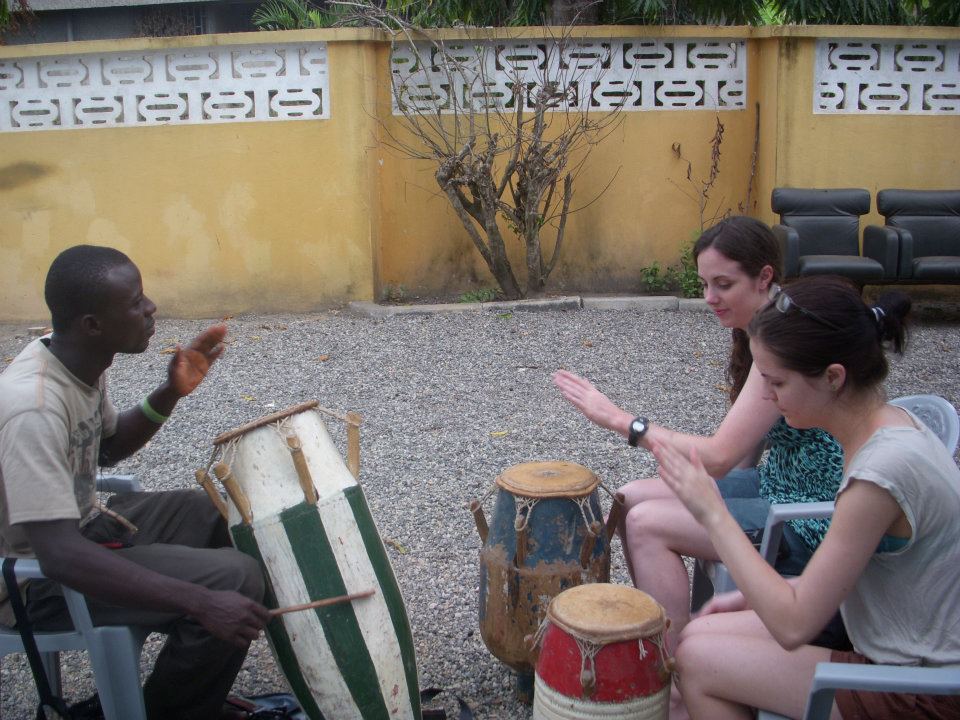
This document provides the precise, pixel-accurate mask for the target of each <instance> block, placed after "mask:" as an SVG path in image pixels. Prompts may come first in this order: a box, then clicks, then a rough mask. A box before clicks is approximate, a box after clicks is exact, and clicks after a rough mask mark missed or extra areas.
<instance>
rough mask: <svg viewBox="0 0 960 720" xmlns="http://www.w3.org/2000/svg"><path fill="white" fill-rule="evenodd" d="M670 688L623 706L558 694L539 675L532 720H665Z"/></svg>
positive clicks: (535, 684) (622, 704)
mask: <svg viewBox="0 0 960 720" xmlns="http://www.w3.org/2000/svg"><path fill="white" fill-rule="evenodd" d="M669 712H670V685H667V686H666V687H664V688H663V689H662V690H660V691H659V692H657V693H655V694H653V695H648V696H646V697H641V698H636V699H635V700H630V701H628V702H622V703H592V702H590V701H589V700H580V699H579V698H571V697H567V696H566V695H561V694H560V693H558V692H557V691H556V690H554V689H553V688H551V687H550V686H549V685H547V684H546V683H545V682H543V680H541V679H540V676H539V675H537V676H536V679H535V680H534V690H533V720H594V719H596V720H601V719H602V720H667V716H668V714H669Z"/></svg>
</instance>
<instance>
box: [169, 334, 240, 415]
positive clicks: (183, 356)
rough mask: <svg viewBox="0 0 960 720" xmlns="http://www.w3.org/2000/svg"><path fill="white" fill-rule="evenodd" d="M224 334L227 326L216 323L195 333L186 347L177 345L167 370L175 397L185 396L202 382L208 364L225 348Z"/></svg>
mask: <svg viewBox="0 0 960 720" xmlns="http://www.w3.org/2000/svg"><path fill="white" fill-rule="evenodd" d="M226 336H227V326H226V325H225V324H224V323H217V324H216V325H211V326H210V327H208V328H207V329H206V330H204V331H203V332H201V333H200V334H199V335H197V336H196V337H195V338H194V339H193V340H191V341H190V344H189V345H187V346H186V347H181V346H179V345H178V346H177V352H176V354H175V355H174V356H173V359H172V360H171V361H170V367H169V369H168V370H167V375H168V377H169V379H170V387H171V388H173V390H174V392H175V393H176V394H177V397H186V396H187V395H189V394H190V393H192V392H193V391H194V390H196V389H197V386H198V385H200V383H201V382H203V379H204V378H205V377H206V376H207V373H208V372H209V371H210V366H211V365H213V363H214V362H215V361H216V360H217V358H219V357H220V356H221V355H223V351H224V350H225V349H226V348H225V346H224V344H223V340H224V338H225V337H226Z"/></svg>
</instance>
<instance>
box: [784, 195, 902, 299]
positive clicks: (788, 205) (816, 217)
mask: <svg viewBox="0 0 960 720" xmlns="http://www.w3.org/2000/svg"><path fill="white" fill-rule="evenodd" d="M770 204H771V206H772V207H773V211H774V212H775V213H777V214H778V215H780V224H779V225H774V226H773V233H774V235H775V236H776V237H777V240H778V241H779V242H780V250H781V253H782V255H783V277H784V278H793V277H802V276H806V275H842V276H844V277H847V278H849V279H850V280H853V281H854V282H856V283H857V284H858V285H860V286H861V287H862V286H863V285H866V284H867V283H880V282H889V281H893V280H895V279H896V276H897V252H898V245H899V241H898V239H897V236H896V234H895V233H885V232H884V233H871V236H870V237H869V238H867V237H866V236H865V237H864V242H863V255H861V254H860V216H861V215H863V214H864V213H866V212H868V211H869V210H870V193H869V192H867V191H866V190H863V189H859V188H845V189H839V190H812V189H806V188H775V189H774V191H773V195H772V197H771V199H770Z"/></svg>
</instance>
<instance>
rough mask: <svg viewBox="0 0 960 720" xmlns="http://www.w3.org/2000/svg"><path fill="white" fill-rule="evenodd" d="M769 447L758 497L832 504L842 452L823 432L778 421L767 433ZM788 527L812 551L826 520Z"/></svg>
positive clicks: (797, 522)
mask: <svg viewBox="0 0 960 720" xmlns="http://www.w3.org/2000/svg"><path fill="white" fill-rule="evenodd" d="M767 445H768V447H769V448H770V451H769V453H767V457H766V460H765V461H764V462H762V463H761V464H760V466H759V468H758V470H759V472H760V497H762V498H763V499H765V500H768V501H769V502H770V503H796V502H824V501H832V500H833V499H834V498H835V497H836V495H837V490H838V489H839V487H840V480H841V478H842V477H843V450H842V449H841V448H840V445H838V444H837V441H836V440H834V439H833V436H832V435H830V434H829V433H828V432H826V431H825V430H820V429H819V428H812V429H808V430H798V429H797V428H792V427H790V426H789V425H787V423H786V421H785V420H784V419H783V418H780V419H779V420H778V421H777V423H776V425H774V426H773V427H772V428H770V432H768V433H767ZM789 524H790V527H791V528H793V530H794V531H795V532H796V533H797V534H798V535H799V536H800V538H801V539H802V540H803V542H804V543H805V544H806V545H807V547H809V548H810V550H811V551H813V550H815V549H816V548H817V546H818V545H819V544H820V542H821V541H822V540H823V536H824V534H825V533H826V532H827V528H828V527H829V525H830V521H829V520H828V519H810V518H803V519H800V520H791V521H790V523H789Z"/></svg>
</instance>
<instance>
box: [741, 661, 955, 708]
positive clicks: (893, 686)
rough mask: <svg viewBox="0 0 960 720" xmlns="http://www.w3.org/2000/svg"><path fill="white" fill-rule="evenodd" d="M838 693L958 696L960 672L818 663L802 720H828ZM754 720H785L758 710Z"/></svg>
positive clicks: (891, 666) (896, 666)
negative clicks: (873, 692) (861, 692)
mask: <svg viewBox="0 0 960 720" xmlns="http://www.w3.org/2000/svg"><path fill="white" fill-rule="evenodd" d="M841 689H847V690H867V691H870V690H873V691H878V692H896V693H918V694H924V695H960V669H958V668H932V667H905V666H903V665H854V664H852V663H832V662H822V663H817V669H816V671H815V672H814V675H813V682H812V683H811V684H810V694H809V695H808V696H807V706H806V709H805V710H804V713H803V720H828V718H829V717H830V709H831V707H832V706H833V697H834V693H835V692H836V691H837V690H841ZM757 720H788V719H787V718H786V717H784V716H783V715H777V714H776V713H773V712H770V711H768V710H760V711H759V712H758V713H757Z"/></svg>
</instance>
